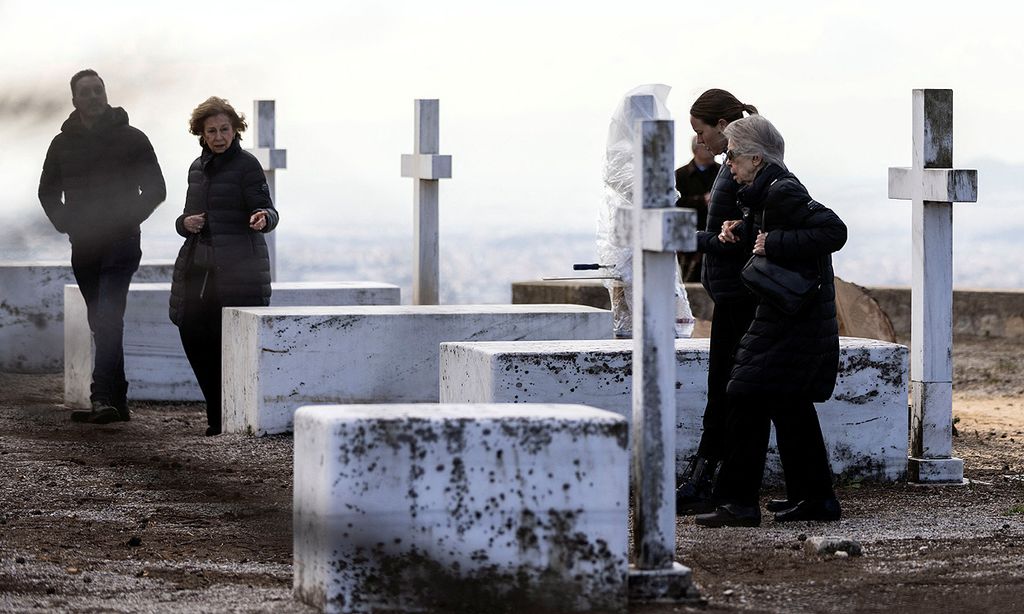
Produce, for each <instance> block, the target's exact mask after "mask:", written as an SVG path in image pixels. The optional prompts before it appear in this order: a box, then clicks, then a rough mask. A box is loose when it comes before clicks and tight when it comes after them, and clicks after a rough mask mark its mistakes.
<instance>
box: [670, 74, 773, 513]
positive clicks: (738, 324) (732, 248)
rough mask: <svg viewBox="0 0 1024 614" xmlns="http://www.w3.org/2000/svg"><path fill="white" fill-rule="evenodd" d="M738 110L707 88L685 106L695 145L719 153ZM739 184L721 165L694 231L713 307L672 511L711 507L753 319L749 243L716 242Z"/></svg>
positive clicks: (731, 213) (732, 211) (745, 107)
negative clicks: (688, 452) (731, 395)
mask: <svg viewBox="0 0 1024 614" xmlns="http://www.w3.org/2000/svg"><path fill="white" fill-rule="evenodd" d="M744 113H747V114H748V115H749V114H756V113H757V108H755V107H754V106H753V105H749V104H743V103H742V102H740V101H739V100H738V99H737V98H736V97H735V96H733V95H732V94H730V93H729V92H727V91H725V90H720V89H710V90H707V91H706V92H704V93H703V94H701V95H700V96H699V97H698V98H697V100H696V101H694V103H693V105H692V106H691V107H690V126H691V127H692V128H693V131H694V132H695V133H696V134H697V143H698V144H699V145H703V146H704V147H705V148H707V150H708V151H709V152H710V153H711V154H712V155H716V156H717V155H719V154H723V153H725V150H726V144H727V143H728V140H727V139H726V138H725V135H724V133H723V130H725V127H726V126H728V125H729V124H730V123H731V122H734V121H736V120H738V119H740V118H742V117H743V114H744ZM739 187H740V186H739V184H738V183H736V181H735V180H734V179H733V177H732V174H731V173H730V172H729V169H728V168H727V167H725V166H722V167H721V168H720V169H719V172H718V176H717V177H716V178H715V183H714V185H713V186H712V187H711V196H710V197H709V199H708V213H707V227H706V230H702V231H698V232H697V251H699V252H701V253H702V254H703V259H702V262H701V283H703V284H704V288H705V289H706V290H707V292H708V296H709V297H710V298H711V300H712V301H714V303H715V310H714V314H713V315H712V316H711V340H710V351H709V355H708V402H707V405H706V406H705V408H704V418H703V427H704V429H703V432H702V433H701V437H700V443H699V445H698V447H697V453H696V454H695V455H694V456H693V458H691V459H690V463H689V465H688V466H687V467H686V469H685V470H684V473H683V476H682V480H681V484H680V485H679V487H678V488H677V490H676V513H678V514H694V513H701V512H704V511H707V510H709V509H711V508H713V507H714V504H713V502H712V501H711V493H712V485H713V482H714V477H715V472H716V471H717V469H718V466H719V465H720V464H721V462H722V460H724V459H725V457H726V455H727V454H728V451H729V442H728V419H729V411H730V410H729V400H728V398H727V396H726V393H725V387H726V384H728V383H729V374H730V373H731V372H732V366H733V358H734V356H735V353H736V345H737V344H738V343H739V340H740V337H742V336H743V333H745V332H746V331H747V328H748V327H749V326H750V322H751V321H752V320H753V319H754V307H755V306H756V304H757V303H756V301H755V299H754V296H753V295H752V294H751V293H750V291H748V290H747V288H746V286H744V285H743V282H742V281H741V280H740V271H741V270H742V269H743V265H744V264H746V263H747V260H748V259H749V258H750V250H751V249H752V248H753V243H752V242H745V243H726V242H721V241H719V240H718V233H719V230H720V229H721V226H722V224H723V223H724V222H726V221H727V220H736V219H741V218H742V217H743V212H742V211H741V210H740V208H739V206H738V205H737V204H736V193H737V191H738V190H739ZM751 241H752V240H751Z"/></svg>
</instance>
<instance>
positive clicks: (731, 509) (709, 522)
mask: <svg viewBox="0 0 1024 614" xmlns="http://www.w3.org/2000/svg"><path fill="white" fill-rule="evenodd" d="M693 521H694V522H695V523H697V524H699V525H700V526H702V527H711V528H718V527H757V526H760V525H761V510H760V508H758V507H757V506H749V507H748V506H746V505H736V504H735V503H726V504H725V505H719V506H718V508H716V509H715V511H713V512H711V513H710V514H699V515H697V516H695V517H694V519H693Z"/></svg>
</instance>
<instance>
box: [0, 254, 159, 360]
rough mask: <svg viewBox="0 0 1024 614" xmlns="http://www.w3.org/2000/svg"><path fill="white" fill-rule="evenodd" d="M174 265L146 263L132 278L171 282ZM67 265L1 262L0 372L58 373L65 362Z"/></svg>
mask: <svg viewBox="0 0 1024 614" xmlns="http://www.w3.org/2000/svg"><path fill="white" fill-rule="evenodd" d="M173 272H174V261H172V260H167V261H157V260H144V261H143V262H142V264H140V265H139V270H138V271H136V273H135V276H134V277H133V279H135V280H136V281H141V282H149V281H170V280H171V275H172V274H173ZM73 283H75V274H74V272H72V270H71V264H70V263H68V262H64V261H32V262H10V261H0V371H6V372H15V373H58V372H60V370H61V367H62V366H63V364H64V285H65V284H73Z"/></svg>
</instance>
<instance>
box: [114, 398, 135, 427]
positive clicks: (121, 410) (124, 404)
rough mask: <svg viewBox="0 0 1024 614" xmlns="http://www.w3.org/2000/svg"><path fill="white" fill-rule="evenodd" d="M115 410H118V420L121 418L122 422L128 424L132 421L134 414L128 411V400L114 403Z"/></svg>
mask: <svg viewBox="0 0 1024 614" xmlns="http://www.w3.org/2000/svg"><path fill="white" fill-rule="evenodd" d="M114 408H115V409H116V410H117V415H118V418H120V419H121V420H122V421H124V422H128V421H129V420H131V419H132V412H131V411H129V409H128V401H127V400H123V401H118V402H117V403H114Z"/></svg>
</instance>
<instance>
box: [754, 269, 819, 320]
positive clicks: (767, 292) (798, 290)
mask: <svg viewBox="0 0 1024 614" xmlns="http://www.w3.org/2000/svg"><path fill="white" fill-rule="evenodd" d="M740 277H741V278H742V279H743V284H744V285H745V286H746V287H747V288H750V291H751V292H753V293H754V294H756V295H757V296H759V297H760V298H762V299H764V300H765V301H767V302H768V303H770V304H771V305H773V306H774V307H775V308H776V309H778V310H779V311H781V312H783V313H785V314H786V315H793V314H794V313H796V312H798V311H800V308H801V307H803V306H804V305H805V304H806V303H807V300H808V299H809V298H811V297H812V296H814V295H815V294H817V292H818V289H819V288H821V276H820V275H818V274H817V273H816V272H815V273H801V272H800V271H792V270H790V269H787V268H786V267H784V266H781V265H779V264H776V263H774V262H772V261H771V260H769V259H768V258H766V257H764V256H751V257H750V260H748V261H747V264H745V265H743V271H742V272H741V273H740Z"/></svg>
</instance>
